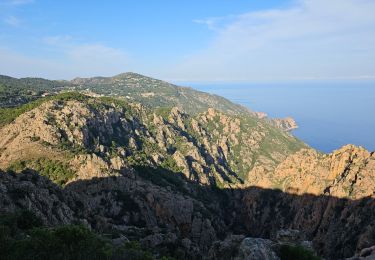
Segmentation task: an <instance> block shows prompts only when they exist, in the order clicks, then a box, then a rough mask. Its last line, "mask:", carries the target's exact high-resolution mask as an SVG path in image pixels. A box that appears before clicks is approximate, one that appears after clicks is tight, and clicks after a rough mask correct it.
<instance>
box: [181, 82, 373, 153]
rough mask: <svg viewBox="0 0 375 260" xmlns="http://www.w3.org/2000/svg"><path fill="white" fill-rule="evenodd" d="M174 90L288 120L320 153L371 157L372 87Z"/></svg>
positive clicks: (214, 86)
mask: <svg viewBox="0 0 375 260" xmlns="http://www.w3.org/2000/svg"><path fill="white" fill-rule="evenodd" d="M179 85H184V86H190V87H193V88H195V89H197V90H201V91H204V92H208V93H212V94H217V95H220V96H223V97H225V98H227V99H229V100H231V101H233V102H235V103H238V104H241V105H244V106H246V107H248V108H250V109H251V110H253V111H259V112H266V113H267V114H268V116H269V117H271V118H282V117H287V116H291V117H293V118H294V119H295V120H296V122H297V124H298V126H299V128H298V129H296V130H293V131H292V134H293V135H295V136H296V137H297V138H299V139H301V140H302V141H304V142H305V143H307V144H308V145H310V146H311V147H313V148H315V149H317V150H319V151H322V152H327V153H329V152H332V151H333V150H336V149H338V148H340V147H342V146H343V145H346V144H355V145H358V146H362V147H365V148H366V149H367V150H369V151H375V81H349V82H338V81H334V82H315V81H314V82H288V83H206V82H205V83H197V82H184V83H183V84H181V82H180V83H179Z"/></svg>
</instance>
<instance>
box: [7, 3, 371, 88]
mask: <svg viewBox="0 0 375 260" xmlns="http://www.w3.org/2000/svg"><path fill="white" fill-rule="evenodd" d="M127 71H133V72H137V73H140V74H144V75H148V76H152V77H155V78H160V79H164V80H169V81H181V82H188V81H190V82H193V81H197V82H205V81H210V82H227V81H230V82H233V81H245V82H246V81H249V82H256V81H289V80H332V79H333V80H335V79H337V80H368V79H371V80H373V79H375V1H374V0H284V1H282V0H267V1H260V0H257V1H255V0H137V1H133V0H132V1H130V0H124V1H115V0H106V1H102V0H80V1H77V0H75V1H72V0H64V1H52V0H50V1H47V0H0V74H5V75H10V76H14V77H28V76H33V77H44V78H49V79H72V78H74V77H91V76H112V75H116V74H119V73H123V72H127Z"/></svg>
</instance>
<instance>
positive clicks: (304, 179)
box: [248, 145, 375, 199]
mask: <svg viewBox="0 0 375 260" xmlns="http://www.w3.org/2000/svg"><path fill="white" fill-rule="evenodd" d="M248 182H249V183H252V184H253V185H254V186H259V187H263V188H279V189H281V190H283V191H285V192H289V193H295V194H304V193H311V194H315V195H320V194H327V195H331V196H335V197H339V198H344V197H346V198H351V199H360V198H363V197H368V196H373V195H374V194H373V190H372V188H371V187H375V186H374V185H375V157H374V154H372V153H369V152H368V151H366V150H365V149H364V148H361V147H356V146H353V145H347V146H344V147H342V148H340V149H339V150H336V151H334V152H332V153H331V154H321V153H318V152H317V151H315V150H313V149H305V150H301V151H299V152H297V153H295V154H293V155H291V156H289V157H288V158H287V159H286V160H285V161H283V162H282V163H281V164H279V165H278V166H277V168H276V170H275V171H274V173H272V174H268V175H267V174H265V175H262V176H259V175H256V176H255V175H254V176H249V179H248Z"/></svg>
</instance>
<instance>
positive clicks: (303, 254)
mask: <svg viewBox="0 0 375 260" xmlns="http://www.w3.org/2000/svg"><path fill="white" fill-rule="evenodd" d="M279 256H280V259H281V260H320V257H318V256H315V255H314V253H313V252H311V251H309V250H307V249H305V248H304V247H302V246H291V245H282V246H281V248H280V253H279Z"/></svg>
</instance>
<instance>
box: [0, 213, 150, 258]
mask: <svg viewBox="0 0 375 260" xmlns="http://www.w3.org/2000/svg"><path fill="white" fill-rule="evenodd" d="M0 256H1V257H0V258H1V259H5V260H8V259H9V260H10V259H33V260H34V259H36V260H38V259H57V260H58V259H64V260H68V259H135V260H137V259H139V260H141V259H144V260H147V259H154V258H153V256H152V254H151V253H149V252H147V251H144V250H143V249H142V248H141V247H140V245H139V244H138V243H137V242H125V243H124V244H123V245H120V246H117V247H115V246H113V245H112V244H111V241H110V240H108V239H105V238H103V237H101V236H99V235H98V234H96V233H94V232H92V231H91V230H90V229H88V228H87V227H85V226H82V225H66V226H58V227H53V228H51V227H47V226H45V225H43V222H42V220H41V219H39V218H38V217H37V216H36V215H35V214H34V213H32V212H30V211H26V210H24V211H19V212H16V213H6V214H1V215H0Z"/></svg>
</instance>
